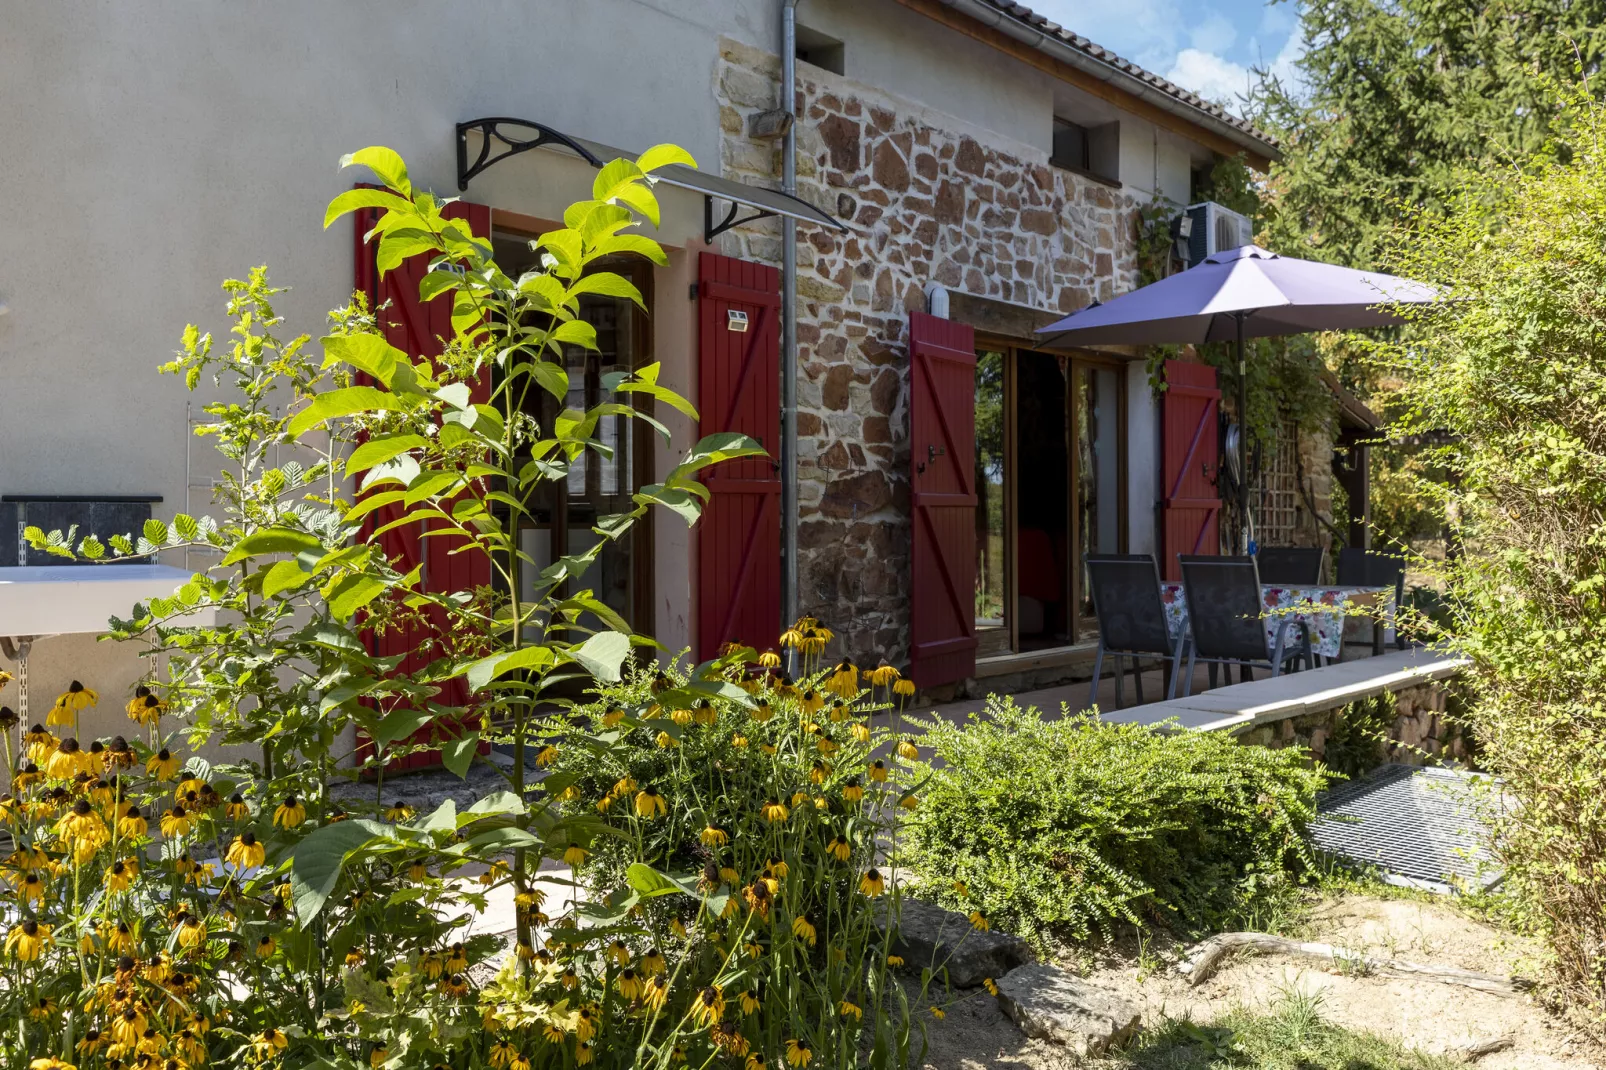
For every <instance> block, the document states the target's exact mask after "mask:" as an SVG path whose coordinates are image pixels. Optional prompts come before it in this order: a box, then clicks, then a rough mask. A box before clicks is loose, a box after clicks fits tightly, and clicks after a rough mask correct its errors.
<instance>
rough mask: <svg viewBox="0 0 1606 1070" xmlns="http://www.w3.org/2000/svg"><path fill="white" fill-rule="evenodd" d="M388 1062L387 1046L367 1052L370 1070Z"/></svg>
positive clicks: (388, 1052)
mask: <svg viewBox="0 0 1606 1070" xmlns="http://www.w3.org/2000/svg"><path fill="white" fill-rule="evenodd" d="M388 1062H390V1049H389V1048H375V1049H374V1050H373V1051H371V1052H369V1053H368V1066H369V1067H370V1068H371V1070H379V1068H380V1067H381V1066H384V1065H385V1064H386V1063H388ZM491 1065H492V1066H495V1065H496V1063H494V1062H493V1063H491ZM504 1065H505V1064H504Z"/></svg>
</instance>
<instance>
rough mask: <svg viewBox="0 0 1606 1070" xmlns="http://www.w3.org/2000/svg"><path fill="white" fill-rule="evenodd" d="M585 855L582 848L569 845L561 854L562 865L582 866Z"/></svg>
mask: <svg viewBox="0 0 1606 1070" xmlns="http://www.w3.org/2000/svg"><path fill="white" fill-rule="evenodd" d="M587 853H588V852H587V851H586V849H585V848H584V847H580V846H578V845H575V844H570V845H569V847H568V849H566V850H565V851H564V852H563V864H564V865H567V866H581V865H584V864H585V860H586V854H587Z"/></svg>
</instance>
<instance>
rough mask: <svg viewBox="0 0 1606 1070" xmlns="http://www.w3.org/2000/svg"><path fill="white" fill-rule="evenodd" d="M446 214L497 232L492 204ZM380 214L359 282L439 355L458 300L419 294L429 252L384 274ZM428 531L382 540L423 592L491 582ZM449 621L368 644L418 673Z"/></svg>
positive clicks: (362, 230)
mask: <svg viewBox="0 0 1606 1070" xmlns="http://www.w3.org/2000/svg"><path fill="white" fill-rule="evenodd" d="M444 214H445V215H446V217H447V218H449V219H465V220H467V221H468V225H469V229H471V230H472V231H473V232H474V233H475V234H476V235H478V236H480V237H489V236H490V233H491V209H490V207H489V206H487V205H483V204H469V203H467V202H465V201H453V202H452V203H451V204H449V205H447V206H446V209H445V213H444ZM376 218H377V213H376V212H374V211H373V210H371V209H370V210H365V211H362V212H359V213H357V245H356V255H357V288H358V289H360V290H362V291H363V292H365V293H366V294H367V295H368V299H369V302H370V305H371V306H372V307H373V308H375V309H379V308H380V306H381V305H384V304H385V302H387V301H388V302H390V304H389V306H388V307H387V308H384V309H383V310H381V311H379V312H378V316H379V319H380V322H381V324H382V329H383V331H384V335H385V340H386V341H388V342H389V343H390V344H391V345H393V346H395V347H396V348H397V349H400V350H402V351H403V352H405V353H407V354H408V355H409V356H410V357H412V358H413V359H414V360H415V361H416V360H417V359H418V358H419V357H430V358H434V357H438V356H440V355H441V353H442V351H443V350H444V348H445V346H444V342H446V341H449V340H450V339H451V337H452V302H451V298H450V297H449V296H440V297H437V298H436V299H435V300H433V301H429V302H423V301H420V300H419V298H418V284H419V283H420V282H421V281H422V280H423V278H424V275H425V274H426V273H427V272H428V271H429V261H430V257H429V256H428V255H419V256H413V257H409V258H408V259H406V260H404V261H402V262H401V264H399V265H398V266H396V267H395V268H393V269H391V270H390V271H388V272H386V273H385V274H384V276H383V277H381V276H379V274H378V272H377V270H376V269H375V265H374V253H375V249H376V247H375V245H372V244H365V243H364V242H363V240H362V236H363V235H364V234H366V233H367V232H368V231H369V230H370V229H371V228H372V227H373V225H374V222H375V220H376ZM470 396H471V397H472V398H473V400H474V401H476V402H487V401H489V400H490V397H491V389H490V380H489V377H488V376H483V377H481V380H480V381H479V382H477V383H475V384H474V385H473V389H472V392H471V395H470ZM398 515H400V513H399V511H398V507H397V506H386V507H385V508H382V509H376V510H374V511H373V512H372V513H369V514H368V516H367V517H366V518H365V519H364V521H363V534H364V535H365V536H366V535H367V534H368V533H370V532H372V531H374V530H376V529H377V528H379V527H382V526H383V525H385V524H388V523H389V522H390V521H392V520H394V519H395V518H396V517H397V516H398ZM421 536H422V529H420V528H419V527H418V526H417V525H412V524H409V525H407V526H405V527H399V528H392V529H391V530H390V531H387V532H385V533H384V534H383V535H381V536H380V537H379V544H380V546H381V548H382V549H384V551H385V552H386V553H387V554H389V555H390V556H391V557H392V558H393V559H395V560H397V562H398V564H399V565H400V566H401V567H402V568H404V569H410V568H413V567H414V566H416V565H418V564H419V563H420V562H422V563H423V566H424V568H423V573H422V585H423V589H424V590H426V591H433V592H439V593H450V592H453V591H463V590H468V589H469V588H471V587H476V586H480V585H483V584H488V583H490V582H491V563H490V561H488V560H487V559H486V558H485V555H483V554H478V553H462V554H455V555H454V554H452V553H451V551H452V549H453V548H454V547H455V546H456V545H458V544H460V543H461V541H462V540H461V539H460V538H457V537H450V536H435V537H432V538H428V539H426V538H422V537H421ZM446 624H447V622H446V617H445V614H444V613H441V612H440V611H438V610H431V611H430V620H429V621H428V623H424V622H419V623H417V624H415V625H413V626H412V627H410V628H408V629H405V630H392V631H390V632H387V633H385V634H384V635H380V636H370V637H369V647H370V649H371V650H372V652H373V654H374V655H375V656H376V657H391V656H394V655H396V654H403V655H405V657H403V659H402V662H401V664H400V665H398V666H397V668H396V672H397V673H399V674H406V673H413V672H417V671H419V670H421V669H422V668H423V667H424V666H425V665H427V664H428V663H429V661H430V660H431V658H433V657H437V656H439V654H440V651H439V650H438V649H435V650H433V651H431V650H424V649H421V648H422V647H423V645H424V643H425V641H426V640H428V639H429V638H430V637H431V636H433V635H438V634H440V632H441V631H443V630H444V629H445V627H446ZM435 701H437V702H439V703H441V704H442V705H446V706H462V705H466V704H467V703H468V690H467V687H466V685H465V684H464V682H463V681H462V680H453V681H452V682H451V683H449V684H447V685H446V686H445V687H444V688H443V689H442V691H441V693H440V694H439V695H438V696H436V699H435ZM365 749H366V744H364V743H363V742H362V741H361V740H359V755H360V756H361V755H362V754H363V752H364V750H365ZM439 764H440V752H439V751H420V752H418V753H415V754H411V755H408V756H407V757H406V758H402V759H399V760H398V761H396V762H395V763H393V764H392V766H391V768H393V769H416V768H422V767H428V766H434V765H439Z"/></svg>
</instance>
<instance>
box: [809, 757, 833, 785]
mask: <svg viewBox="0 0 1606 1070" xmlns="http://www.w3.org/2000/svg"><path fill="white" fill-rule="evenodd" d="M830 775H831V767H830V766H829V765H826V764H825V763H824V762H822V761H819V760H818V759H816V760H815V762H814V765H813V766H812V767H810V769H809V782H810V783H813V784H824V783H825V779H826V777H828V776H830Z"/></svg>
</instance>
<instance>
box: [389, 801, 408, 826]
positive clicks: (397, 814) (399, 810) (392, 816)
mask: <svg viewBox="0 0 1606 1070" xmlns="http://www.w3.org/2000/svg"><path fill="white" fill-rule="evenodd" d="M412 817H413V808H412V807H411V806H408V805H407V804H406V803H391V804H390V805H389V806H387V807H385V820H386V821H391V822H400V821H411V820H412Z"/></svg>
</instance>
